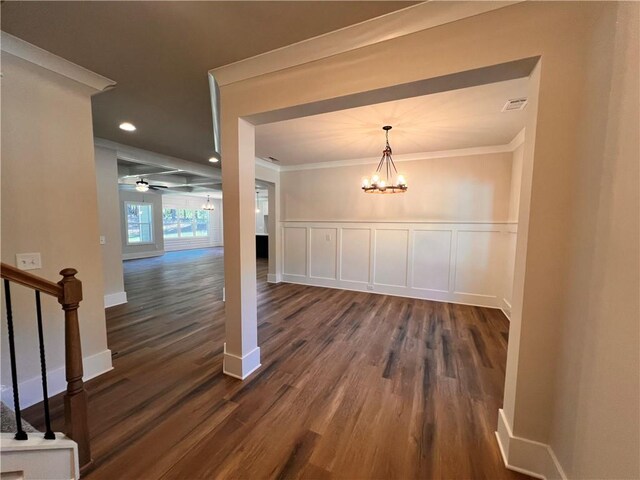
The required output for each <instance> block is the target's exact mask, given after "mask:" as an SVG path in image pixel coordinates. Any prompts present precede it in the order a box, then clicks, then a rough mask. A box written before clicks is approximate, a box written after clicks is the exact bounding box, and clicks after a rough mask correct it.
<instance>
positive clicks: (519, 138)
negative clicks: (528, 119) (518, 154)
mask: <svg viewBox="0 0 640 480" xmlns="http://www.w3.org/2000/svg"><path fill="white" fill-rule="evenodd" d="M524 130H525V129H524V128H523V129H522V130H520V131H519V132H518V133H517V135H516V136H515V137H513V140H511V141H510V142H509V149H510V151H511V152H513V151H514V150H515V149H516V148H518V147H519V146H520V145H522V144H523V143H524V135H525V133H524Z"/></svg>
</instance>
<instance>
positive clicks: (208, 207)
mask: <svg viewBox="0 0 640 480" xmlns="http://www.w3.org/2000/svg"><path fill="white" fill-rule="evenodd" d="M202 209H203V210H215V209H216V207H214V206H213V203H209V195H207V203H205V204H203V205H202Z"/></svg>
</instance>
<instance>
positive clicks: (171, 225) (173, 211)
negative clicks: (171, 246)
mask: <svg viewBox="0 0 640 480" xmlns="http://www.w3.org/2000/svg"><path fill="white" fill-rule="evenodd" d="M162 230H163V232H164V238H165V239H167V238H194V237H208V236H209V212H207V211H206V210H191V209H188V208H164V209H163V210H162Z"/></svg>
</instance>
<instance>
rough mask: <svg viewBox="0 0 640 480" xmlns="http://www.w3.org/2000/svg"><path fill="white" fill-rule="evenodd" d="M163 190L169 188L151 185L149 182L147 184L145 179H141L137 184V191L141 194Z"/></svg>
mask: <svg viewBox="0 0 640 480" xmlns="http://www.w3.org/2000/svg"><path fill="white" fill-rule="evenodd" d="M161 188H167V187H165V186H164V185H149V182H145V181H144V178H142V177H140V180H138V181H137V182H136V190H137V191H139V192H147V191H149V190H160V189H161Z"/></svg>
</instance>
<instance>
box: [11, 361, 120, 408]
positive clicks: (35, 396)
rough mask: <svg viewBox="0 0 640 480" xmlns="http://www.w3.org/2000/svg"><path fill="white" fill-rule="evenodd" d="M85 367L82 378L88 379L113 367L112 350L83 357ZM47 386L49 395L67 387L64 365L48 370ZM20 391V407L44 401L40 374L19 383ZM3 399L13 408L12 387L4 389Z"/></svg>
mask: <svg viewBox="0 0 640 480" xmlns="http://www.w3.org/2000/svg"><path fill="white" fill-rule="evenodd" d="M82 366H83V368H84V376H83V377H82V379H83V380H84V381H85V382H86V381H87V380H89V379H91V378H94V377H97V376H98V375H102V374H103V373H106V372H108V371H109V370H112V369H113V365H112V363H111V350H109V349H107V350H103V351H102V352H100V353H96V354H94V355H91V356H88V357H84V358H83V359H82ZM47 388H48V392H49V397H52V396H54V395H57V394H58V393H60V392H63V391H65V390H66V389H67V380H66V378H65V371H64V366H61V367H58V368H55V369H53V370H49V371H48V372H47ZM18 392H19V393H20V408H26V407H30V406H31V405H35V404H36V403H38V402H41V401H42V398H43V397H42V380H41V378H40V376H39V375H38V376H37V377H33V378H30V379H28V380H24V381H22V382H20V383H19V385H18ZM2 401H3V402H4V403H5V404H6V405H9V407H11V408H13V391H12V389H11V387H7V388H6V389H5V390H3V391H2Z"/></svg>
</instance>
